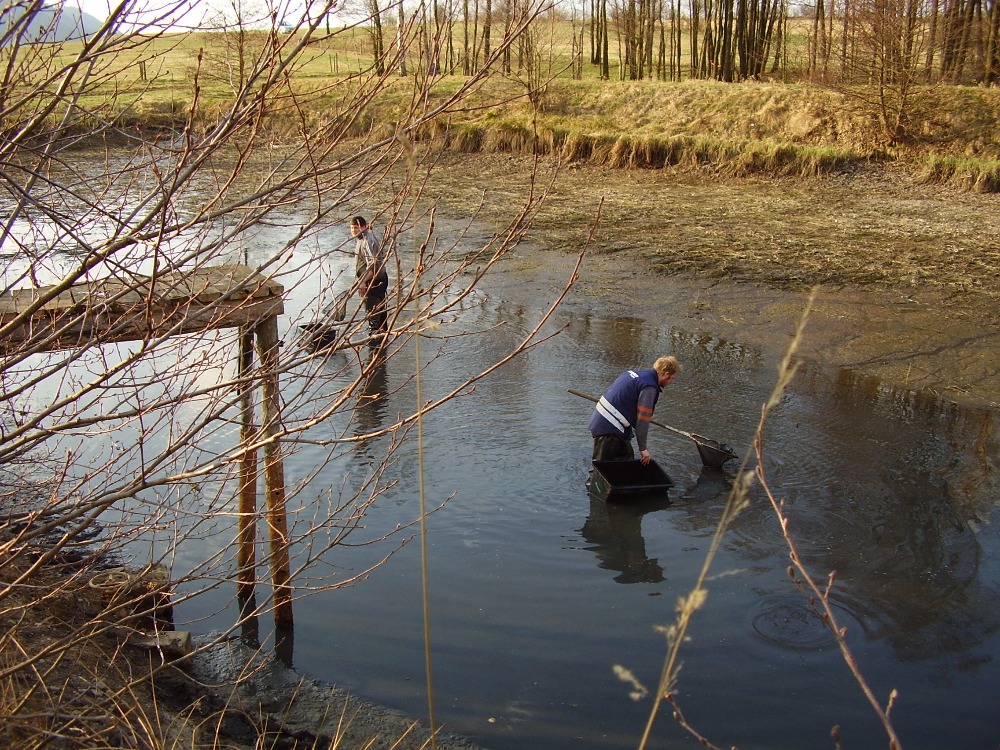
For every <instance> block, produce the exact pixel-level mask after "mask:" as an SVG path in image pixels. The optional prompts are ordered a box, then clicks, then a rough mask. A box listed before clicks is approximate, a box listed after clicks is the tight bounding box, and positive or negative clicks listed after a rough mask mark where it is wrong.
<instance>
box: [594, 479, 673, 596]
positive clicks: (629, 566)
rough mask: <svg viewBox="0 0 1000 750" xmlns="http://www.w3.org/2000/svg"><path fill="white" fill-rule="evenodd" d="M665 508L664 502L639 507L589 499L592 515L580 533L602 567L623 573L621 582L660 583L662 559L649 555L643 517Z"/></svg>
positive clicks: (661, 578) (619, 580) (618, 578)
mask: <svg viewBox="0 0 1000 750" xmlns="http://www.w3.org/2000/svg"><path fill="white" fill-rule="evenodd" d="M664 507H666V503H665V502H664V503H660V504H658V505H656V506H649V505H645V506H642V507H641V508H640V507H631V506H627V505H612V504H608V503H606V502H604V500H602V499H600V498H596V497H593V496H592V497H591V498H590V515H589V516H587V520H586V522H585V523H584V524H583V528H582V529H580V533H581V534H583V538H584V539H586V540H587V541H588V542H590V544H591V545H592V546H590V547H587V548H586V549H588V550H590V551H591V552H593V553H594V554H595V555H597V557H598V559H600V561H601V562H600V567H601V568H605V569H607V570H617V571H619V573H620V575H617V576H615V580H616V581H617V582H618V583H659V582H660V581H662V580H663V568H661V567H660V563H659V561H658V560H656V559H653V560H650V559H649V558H648V557H646V541H645V540H644V539H643V538H642V517H643V515H644V514H645V513H648V512H649V511H651V510H659V509H660V508H664Z"/></svg>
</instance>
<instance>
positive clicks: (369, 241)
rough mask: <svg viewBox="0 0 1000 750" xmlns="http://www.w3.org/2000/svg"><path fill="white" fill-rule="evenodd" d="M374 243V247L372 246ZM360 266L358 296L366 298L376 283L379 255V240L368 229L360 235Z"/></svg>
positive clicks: (358, 253)
mask: <svg viewBox="0 0 1000 750" xmlns="http://www.w3.org/2000/svg"><path fill="white" fill-rule="evenodd" d="M373 243H374V247H373V246H372V245H373ZM356 253H357V256H358V266H359V267H360V269H361V272H360V273H359V274H358V296H359V297H364V296H365V295H366V294H368V291H369V290H370V289H371V288H372V284H374V283H375V262H376V257H377V254H378V240H376V239H375V236H374V235H373V234H372V233H371V230H369V229H366V230H365V231H364V232H362V233H361V234H360V235H358V247H357V250H356Z"/></svg>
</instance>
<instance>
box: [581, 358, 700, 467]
mask: <svg viewBox="0 0 1000 750" xmlns="http://www.w3.org/2000/svg"><path fill="white" fill-rule="evenodd" d="M680 371H681V365H680V363H679V362H678V361H677V359H676V358H675V357H670V356H667V357H660V358H659V359H658V360H656V361H655V362H654V363H653V367H652V369H649V370H626V371H625V372H623V373H622V374H621V375H619V376H618V377H617V378H616V379H615V382H614V383H612V384H611V387H609V388H608V390H606V391H605V392H604V395H603V396H601V398H600V399H599V400H598V402H597V406H596V407H595V408H594V414H593V416H591V418H590V423H589V424H588V425H587V427H588V428H589V429H590V434H591V435H593V436H594V456H593V460H594V461H613V460H619V459H630V458H635V454H634V453H633V451H632V433H633V432H634V433H635V439H636V442H637V443H638V444H639V460H640V461H641V462H642V464H643V465H645V464H648V463H649V460H650V455H649V449H648V448H647V447H646V437H647V435H648V434H649V420H651V419H652V418H653V410H654V409H656V401H657V400H658V399H659V397H660V391H662V390H663V387H664V386H665V385H667V383H669V382H670V381H672V380H673V379H674V377H675V376H676V375H677V373H679V372H680Z"/></svg>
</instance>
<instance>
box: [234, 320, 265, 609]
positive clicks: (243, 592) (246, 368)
mask: <svg viewBox="0 0 1000 750" xmlns="http://www.w3.org/2000/svg"><path fill="white" fill-rule="evenodd" d="M253 331H254V329H253V327H251V326H243V327H241V328H240V353H239V357H240V358H239V375H238V376H239V379H240V422H241V424H240V444H241V445H242V446H243V455H242V457H241V458H240V497H239V503H240V505H239V514H238V515H237V528H238V531H237V535H236V546H237V549H236V591H237V595H238V597H239V599H240V602H241V603H242V602H247V601H250V599H251V598H252V597H253V593H254V585H255V584H256V582H257V576H256V573H255V570H254V568H255V563H256V556H255V553H254V548H255V546H256V543H257V477H258V475H259V472H258V471H257V449H256V448H254V447H253V444H254V443H255V442H256V441H257V438H258V435H257V427H256V425H255V424H254V403H253V379H252V373H251V370H252V369H253V335H254V334H253Z"/></svg>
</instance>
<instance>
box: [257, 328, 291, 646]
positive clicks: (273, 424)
mask: <svg viewBox="0 0 1000 750" xmlns="http://www.w3.org/2000/svg"><path fill="white" fill-rule="evenodd" d="M256 333H257V354H258V356H259V357H260V367H261V384H262V391H263V425H262V431H263V437H264V439H265V440H266V442H265V443H264V487H265V490H264V492H265V497H266V500H267V528H268V534H269V538H270V551H271V555H270V558H271V583H272V585H273V587H274V624H275V625H276V626H277V627H291V626H292V588H291V572H290V568H289V561H288V521H287V519H286V517H285V470H284V464H283V463H282V458H281V446H280V445H279V443H278V440H277V435H278V432H279V431H280V429H281V409H280V404H279V400H278V346H279V342H278V317H277V316H276V315H271V316H269V317H267V318H264V319H263V320H261V321H260V322H259V323H258V324H257V325H256Z"/></svg>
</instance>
